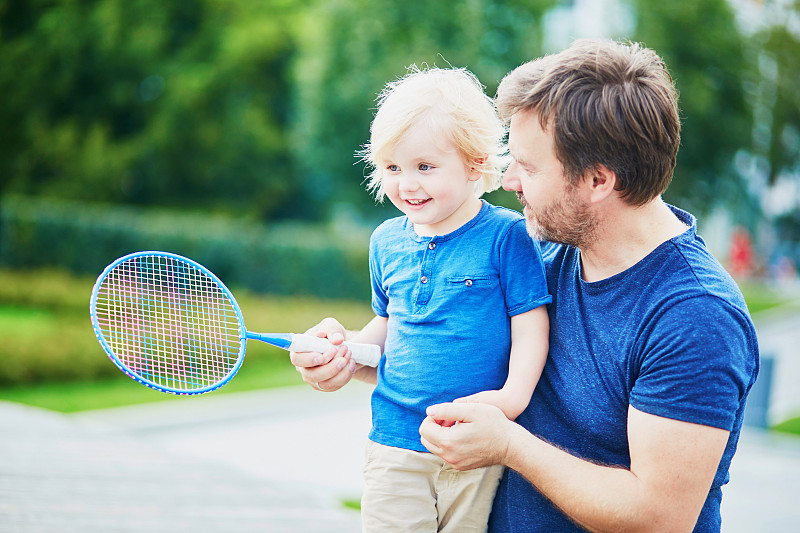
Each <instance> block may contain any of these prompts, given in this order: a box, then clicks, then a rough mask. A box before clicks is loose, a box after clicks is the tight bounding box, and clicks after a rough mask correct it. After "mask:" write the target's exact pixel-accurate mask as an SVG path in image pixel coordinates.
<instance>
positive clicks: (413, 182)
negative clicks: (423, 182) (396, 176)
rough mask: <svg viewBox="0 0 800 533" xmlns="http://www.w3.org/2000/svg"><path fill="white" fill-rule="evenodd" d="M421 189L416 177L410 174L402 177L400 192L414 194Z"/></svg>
mask: <svg viewBox="0 0 800 533" xmlns="http://www.w3.org/2000/svg"><path fill="white" fill-rule="evenodd" d="M417 189H419V182H418V181H417V179H416V178H415V177H413V176H412V175H409V174H402V175H401V176H400V190H401V191H404V192H413V191H416V190H417Z"/></svg>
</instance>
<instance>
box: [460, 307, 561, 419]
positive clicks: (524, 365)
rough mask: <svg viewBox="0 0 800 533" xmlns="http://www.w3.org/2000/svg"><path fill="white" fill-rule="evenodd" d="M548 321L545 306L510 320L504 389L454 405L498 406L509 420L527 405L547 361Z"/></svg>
mask: <svg viewBox="0 0 800 533" xmlns="http://www.w3.org/2000/svg"><path fill="white" fill-rule="evenodd" d="M549 337H550V319H549V317H548V315H547V306H544V305H542V306H540V307H537V308H536V309H532V310H530V311H528V312H526V313H522V314H519V315H515V316H513V317H511V355H510V359H509V363H508V378H507V379H506V383H505V385H503V388H502V389H500V390H496V391H483V392H479V393H477V394H473V395H471V396H466V397H464V398H459V399H458V400H456V401H457V402H480V403H488V404H492V405H494V406H496V407H499V408H500V409H501V410H502V411H503V413H505V415H506V417H508V419H509V420H514V419H515V418H517V417H518V416H519V415H520V413H522V411H524V410H525V408H526V407H527V406H528V403H529V402H530V400H531V395H533V389H534V388H536V383H538V381H539V377H540V376H541V375H542V369H543V368H544V363H545V361H546V359H547V351H548V349H549Z"/></svg>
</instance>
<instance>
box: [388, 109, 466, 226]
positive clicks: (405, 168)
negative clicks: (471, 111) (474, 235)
mask: <svg viewBox="0 0 800 533" xmlns="http://www.w3.org/2000/svg"><path fill="white" fill-rule="evenodd" d="M380 164H381V167H380V168H381V172H382V182H383V190H384V192H385V193H386V196H387V197H389V199H390V200H391V201H392V203H393V204H394V205H395V206H396V207H397V208H398V209H399V210H400V211H402V212H403V213H404V214H405V215H406V216H408V218H409V220H411V222H412V223H413V224H414V230H415V231H416V232H417V233H418V234H419V235H424V236H430V237H432V236H434V235H446V234H448V233H450V232H452V231H455V230H456V229H458V228H460V227H461V226H462V225H464V224H465V223H466V222H468V221H469V220H471V219H472V218H473V217H474V216H475V215H476V214H477V213H478V211H479V210H480V206H481V202H480V200H479V199H478V198H477V197H476V196H475V193H474V182H475V181H476V180H478V179H480V176H481V175H480V172H479V171H477V170H475V169H471V168H469V167H468V166H467V165H466V164H465V162H464V160H463V158H462V157H461V154H460V153H459V151H458V150H457V149H456V147H455V146H454V145H453V144H452V143H451V142H450V141H449V140H448V139H447V138H446V137H445V136H444V135H443V134H441V133H440V132H439V130H438V129H436V128H431V127H430V126H429V125H428V124H425V123H424V121H423V122H422V123H417V124H415V125H414V126H412V127H411V128H409V130H408V131H407V132H406V134H405V135H404V136H403V137H402V138H401V139H400V141H399V142H398V143H397V144H396V145H395V146H394V149H393V150H391V151H387V153H386V154H384V156H383V157H381V159H380Z"/></svg>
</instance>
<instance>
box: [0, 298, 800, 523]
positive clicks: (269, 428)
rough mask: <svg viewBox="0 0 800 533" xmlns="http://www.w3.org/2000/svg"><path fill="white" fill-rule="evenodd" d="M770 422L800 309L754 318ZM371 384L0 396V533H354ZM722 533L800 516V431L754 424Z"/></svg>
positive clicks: (786, 404) (735, 470)
mask: <svg viewBox="0 0 800 533" xmlns="http://www.w3.org/2000/svg"><path fill="white" fill-rule="evenodd" d="M757 329H758V332H759V339H760V343H761V345H762V349H763V348H764V347H766V348H767V350H765V353H766V351H768V352H769V354H770V356H771V357H773V358H774V360H775V364H774V368H773V387H772V390H771V396H770V397H771V399H772V400H771V401H772V402H773V403H772V408H771V409H770V411H769V418H770V419H771V420H772V421H773V422H774V421H775V419H776V417H783V416H786V415H787V414H790V413H800V387H798V386H797V385H796V384H797V382H798V378H800V348H798V347H800V310H798V312H792V313H790V314H789V315H787V314H786V313H782V314H780V315H774V316H772V317H769V316H766V317H765V319H763V320H759V321H758V322H757ZM368 397H369V387H366V386H362V385H360V384H355V383H354V384H351V385H350V386H348V387H346V388H345V389H343V390H342V391H339V392H338V393H336V394H323V393H319V392H315V391H313V390H311V389H310V388H308V387H305V386H301V387H292V388H288V389H279V390H270V391H258V392H250V393H239V394H219V395H214V394H210V395H205V396H200V397H190V398H179V399H176V400H174V401H171V402H165V403H159V404H151V405H143V406H136V407H130V408H117V409H107V410H102V411H95V412H85V413H80V414H76V415H60V414H57V413H52V412H49V411H43V410H39V409H33V408H28V407H24V406H20V405H17V404H11V403H2V402H0V531H1V532H4V533H5V532H8V533H18V532H19V533H39V532H42V533H44V532H47V533H50V532H65V533H70V532H77V531H81V532H85V533H101V532H102V533H114V532H131V533H139V532H161V531H196V532H199V533H205V532H208V533H212V532H213V533H216V532H250V531H265V532H293V533H295V532H299V533H303V532H332V533H337V532H343V533H344V532H353V533H355V532H357V531H360V524H359V518H358V514H357V513H355V512H353V511H349V510H347V509H345V508H344V507H343V506H342V501H344V500H357V499H358V498H359V497H360V494H361V475H360V469H361V463H362V452H363V445H364V440H365V438H366V434H367V431H368V428H369V401H368ZM723 493H724V499H723V507H722V510H723V523H724V526H723V531H724V532H726V533H752V532H762V531H763V532H778V533H780V532H784V531H785V532H790V531H792V532H793V531H798V524H800V505H799V504H800V438H795V437H784V436H778V435H774V434H768V433H765V432H762V431H760V430H758V429H754V428H749V429H747V430H746V431H745V432H744V433H743V435H742V439H741V441H740V445H739V451H738V453H737V454H736V456H735V457H734V460H733V464H732V467H731V481H730V483H729V485H727V486H726V487H725V488H724V489H723Z"/></svg>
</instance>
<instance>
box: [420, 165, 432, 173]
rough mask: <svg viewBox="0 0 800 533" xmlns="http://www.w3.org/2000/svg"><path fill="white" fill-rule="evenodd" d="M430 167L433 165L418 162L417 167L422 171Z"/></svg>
mask: <svg viewBox="0 0 800 533" xmlns="http://www.w3.org/2000/svg"><path fill="white" fill-rule="evenodd" d="M432 168H433V167H432V166H431V165H429V164H428V163H420V164H419V169H420V170H422V171H423V172H424V171H426V170H430V169H432Z"/></svg>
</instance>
